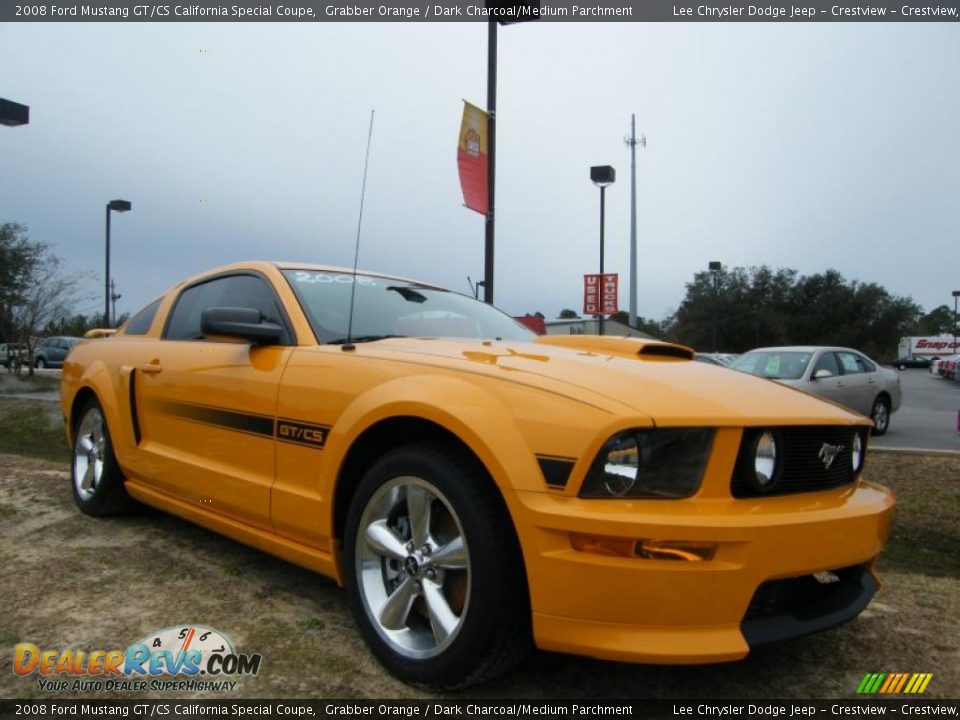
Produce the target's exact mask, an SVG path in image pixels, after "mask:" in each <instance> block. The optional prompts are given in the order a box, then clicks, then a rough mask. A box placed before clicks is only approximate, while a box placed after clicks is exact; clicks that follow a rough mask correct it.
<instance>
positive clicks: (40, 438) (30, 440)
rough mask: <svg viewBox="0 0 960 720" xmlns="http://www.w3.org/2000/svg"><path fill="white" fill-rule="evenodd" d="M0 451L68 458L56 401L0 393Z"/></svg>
mask: <svg viewBox="0 0 960 720" xmlns="http://www.w3.org/2000/svg"><path fill="white" fill-rule="evenodd" d="M0 452H5V453H13V454H15V455H27V456H29V457H36V458H41V459H43V460H58V461H68V460H69V459H70V448H69V447H68V446H67V438H66V435H65V434H64V431H63V420H62V418H61V416H60V405H59V404H58V403H55V402H44V401H42V400H19V399H14V398H5V397H3V396H0Z"/></svg>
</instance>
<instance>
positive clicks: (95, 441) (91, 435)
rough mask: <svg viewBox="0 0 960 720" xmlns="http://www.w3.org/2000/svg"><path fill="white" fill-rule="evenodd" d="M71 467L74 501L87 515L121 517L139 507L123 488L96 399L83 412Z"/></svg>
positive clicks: (121, 475)
mask: <svg viewBox="0 0 960 720" xmlns="http://www.w3.org/2000/svg"><path fill="white" fill-rule="evenodd" d="M70 467H71V479H72V483H71V484H72V485H73V499H74V501H75V502H76V503H77V507H78V508H80V510H81V511H82V512H85V513H86V514H87V515H94V516H97V517H101V516H106V515H118V514H120V513H123V512H128V511H129V510H131V509H133V508H134V507H135V506H136V503H135V501H134V500H133V499H132V498H131V497H130V496H129V495H128V494H127V491H126V488H124V486H123V482H124V478H123V473H121V472H120V467H119V465H118V464H117V458H116V456H115V455H114V454H113V444H112V443H111V441H110V431H109V429H108V428H107V421H106V418H105V417H104V415H103V408H101V407H100V403H98V402H97V401H96V400H95V399H91V400H89V401H88V402H87V404H86V405H84V407H83V410H81V411H80V419H79V421H78V422H77V431H76V436H75V438H74V441H73V461H72V462H71V464H70Z"/></svg>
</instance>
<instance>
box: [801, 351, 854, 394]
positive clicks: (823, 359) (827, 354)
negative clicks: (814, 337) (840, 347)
mask: <svg viewBox="0 0 960 720" xmlns="http://www.w3.org/2000/svg"><path fill="white" fill-rule="evenodd" d="M810 367H811V370H810V379H809V382H808V384H806V385H805V386H804V389H805V390H809V391H810V392H812V393H815V394H816V395H819V396H821V397H824V398H827V399H828V400H833V402H835V403H840V404H841V405H846V404H847V402H848V400H849V394H848V393H847V385H846V383H845V382H844V379H843V373H842V371H841V370H840V364H839V362H838V360H837V356H836V355H835V354H834V353H833V352H832V351H830V350H822V351H821V352H820V354H819V355H818V356H817V357H816V358H815V359H814V361H813V362H811V363H810ZM821 370H827V371H828V372H829V373H830V375H829V377H821V378H815V376H816V374H817V373H818V372H819V371H821Z"/></svg>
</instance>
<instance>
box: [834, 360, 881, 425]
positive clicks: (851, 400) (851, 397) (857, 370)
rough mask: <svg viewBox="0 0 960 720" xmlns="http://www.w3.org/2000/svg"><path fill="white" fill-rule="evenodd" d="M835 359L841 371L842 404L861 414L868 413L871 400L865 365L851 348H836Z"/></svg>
mask: <svg viewBox="0 0 960 720" xmlns="http://www.w3.org/2000/svg"><path fill="white" fill-rule="evenodd" d="M836 355H837V361H838V362H839V363H840V370H841V372H842V373H843V383H844V385H845V388H844V397H845V398H846V399H845V400H844V401H843V404H844V405H846V406H847V407H848V408H850V409H851V410H855V411H856V412H858V413H861V414H863V415H869V414H870V403H871V400H873V396H872V395H871V386H870V383H869V379H868V378H867V373H866V372H864V370H865V367H864V365H863V361H862V360H861V359H860V356H859V354H857V353H855V352H853V351H851V350H838V351H837V353H836Z"/></svg>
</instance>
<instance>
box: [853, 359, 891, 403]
mask: <svg viewBox="0 0 960 720" xmlns="http://www.w3.org/2000/svg"><path fill="white" fill-rule="evenodd" d="M856 358H857V365H859V366H860V369H861V370H862V371H863V376H864V378H866V383H865V384H864V386H863V396H862V397H861V398H860V402H862V403H863V407H864V408H865V409H864V410H860V412H862V413H863V414H864V415H870V413H871V412H872V411H873V401H874V399H875V398H876V397H877V395H879V394H880V391H881V390H883V389H884V387H883V386H884V380H883V374H882V373H881V372H880V368H878V367H877V366H876V365H875V364H874V363H873V361H871V360H870V359H869V358H867V357H865V356H864V355H861V354H860V353H856Z"/></svg>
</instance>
